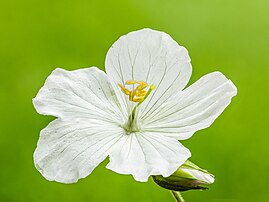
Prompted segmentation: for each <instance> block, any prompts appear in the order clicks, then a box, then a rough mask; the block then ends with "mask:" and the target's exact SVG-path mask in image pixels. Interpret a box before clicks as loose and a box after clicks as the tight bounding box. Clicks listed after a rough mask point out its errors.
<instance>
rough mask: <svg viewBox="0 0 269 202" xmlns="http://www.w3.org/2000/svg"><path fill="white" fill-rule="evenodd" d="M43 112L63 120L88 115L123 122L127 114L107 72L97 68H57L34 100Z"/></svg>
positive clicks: (90, 117) (92, 117) (36, 106)
mask: <svg viewBox="0 0 269 202" xmlns="http://www.w3.org/2000/svg"><path fill="white" fill-rule="evenodd" d="M33 103H34V106H35V108H36V110H37V111H38V112H39V113H40V114H44V115H53V116H56V117H59V118H61V119H73V118H88V119H93V120H94V119H100V120H104V121H109V122H110V121H115V122H121V121H122V120H121V119H122V117H125V116H127V112H124V111H123V110H122V108H121V106H120V104H119V101H118V99H117V97H116V96H115V92H114V91H113V88H112V86H111V84H110V83H109V81H108V79H107V77H106V74H105V73H104V72H103V71H101V70H99V69H98V68H96V67H92V68H85V69H79V70H75V71H66V70H64V69H59V68H57V69H55V70H54V71H53V72H52V73H51V75H50V76H49V77H48V78H47V80H46V82H45V84H44V86H43V87H42V88H41V89H40V91H39V92H38V94H37V96H36V97H35V98H34V99H33Z"/></svg>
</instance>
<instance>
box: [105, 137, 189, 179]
mask: <svg viewBox="0 0 269 202" xmlns="http://www.w3.org/2000/svg"><path fill="white" fill-rule="evenodd" d="M190 156H191V154H190V151H189V150H188V149H187V148H185V147H184V146H183V145H182V144H181V143H179V142H178V141H177V140H176V139H175V138H170V137H166V136H164V135H161V134H156V133H150V132H146V133H132V134H130V135H125V136H124V137H123V138H122V139H121V140H120V141H119V142H118V143H117V145H116V146H115V147H114V150H113V151H112V153H111V154H109V157H110V162H109V164H108V165H107V168H108V169H111V170H113V171H115V172H117V173H121V174H132V175H133V177H134V178H135V180H137V181H141V182H146V181H147V180H148V177H149V176H150V175H163V176H164V177H168V176H170V175H171V174H172V173H173V172H175V171H176V169H177V168H178V167H179V166H180V165H182V164H183V163H184V162H185V161H186V160H187V159H188V158H189V157H190Z"/></svg>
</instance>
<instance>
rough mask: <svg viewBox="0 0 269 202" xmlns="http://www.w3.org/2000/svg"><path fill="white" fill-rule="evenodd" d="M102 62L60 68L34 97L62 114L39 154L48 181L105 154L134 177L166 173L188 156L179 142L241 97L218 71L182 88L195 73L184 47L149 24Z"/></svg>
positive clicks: (80, 172) (79, 171) (82, 170)
mask: <svg viewBox="0 0 269 202" xmlns="http://www.w3.org/2000/svg"><path fill="white" fill-rule="evenodd" d="M105 66H106V72H107V74H106V73H104V72H103V71H101V70H99V69H98V68H96V67H91V68H85V69H79V70H75V71H66V70H64V69H59V68H58V69H56V70H54V71H53V72H52V73H51V75H50V76H49V77H48V78H47V80H46V82H45V84H44V86H43V87H42V88H41V89H40V91H39V92H38V94H37V96H36V97H35V98H34V99H33V103H34V106H35V108H36V110H37V112H38V113H40V114H43V115H53V116H55V117H57V119H56V120H54V121H52V122H51V123H50V124H49V125H48V126H47V127H46V128H45V129H43V130H42V131H41V134H40V139H39V141H38V144H37V148H36V150H35V153H34V162H35V166H36V168H37V169H38V170H39V171H40V172H41V173H42V175H43V176H44V177H45V178H46V179H47V180H54V181H58V182H63V183H73V182H76V181H77V180H78V179H80V178H84V177H86V176H87V175H89V174H90V173H91V172H92V171H93V170H94V168H95V167H97V166H98V164H99V163H100V162H102V161H103V160H104V159H105V158H106V157H107V156H109V159H110V162H109V164H108V165H107V168H108V169H111V170H113V171H115V172H117V173H121V174H132V175H133V177H134V178H135V180H137V181H142V182H145V181H147V180H148V177H149V176H150V175H162V176H164V177H168V176H170V175H171V174H172V173H174V172H175V171H176V170H177V168H178V167H179V166H180V165H182V164H183V163H184V162H185V161H186V160H187V159H188V158H189V157H190V156H191V153H190V151H189V150H188V149H187V148H185V147H184V146H183V145H182V144H181V143H180V142H179V141H178V140H185V139H188V138H190V137H191V136H192V135H193V133H194V132H196V131H198V130H201V129H203V128H206V127H209V126H210V125H211V124H212V123H213V121H214V120H215V119H216V118H217V117H218V116H219V115H220V114H221V113H222V111H223V110H224V109H225V107H226V106H227V105H228V104H229V103H230V102H231V98H232V97H233V96H235V95H236V87H235V86H234V84H233V83H232V82H231V81H230V80H228V79H227V78H226V77H225V76H224V75H223V74H221V73H220V72H213V73H210V74H207V75H206V76H204V77H202V78H201V79H199V80H198V81H197V82H196V83H194V84H193V85H191V86H190V87H187V88H186V89H184V88H185V86H186V84H187V83H188V81H189V79H190V76H191V72H192V67H191V63H190V57H189V55H188V52H187V50H186V49H185V48H184V47H182V46H180V45H178V44H177V43H176V42H175V41H174V40H173V39H172V38H171V37H170V36H169V35H167V34H165V33H163V32H159V31H154V30H151V29H143V30H139V31H135V32H131V33H129V34H127V35H124V36H122V37H120V38H119V39H118V40H117V41H116V42H115V43H114V44H113V46H112V47H111V48H110V49H109V51H108V53H107V56H106V63H105ZM183 89H184V90H183Z"/></svg>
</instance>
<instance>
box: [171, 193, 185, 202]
mask: <svg viewBox="0 0 269 202" xmlns="http://www.w3.org/2000/svg"><path fill="white" fill-rule="evenodd" d="M171 192H172V194H173V196H174V198H175V199H176V201H177V202H185V200H184V198H183V197H182V196H181V194H180V192H179V191H171Z"/></svg>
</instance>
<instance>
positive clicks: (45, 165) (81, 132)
mask: <svg viewBox="0 0 269 202" xmlns="http://www.w3.org/2000/svg"><path fill="white" fill-rule="evenodd" d="M122 134H123V130H122V129H121V128H120V127H117V126H115V125H114V124H109V123H105V124H104V123H102V124H101V123H100V122H99V121H96V122H95V123H94V122H90V123H89V122H88V121H87V120H84V121H82V120H79V121H78V120H72V123H71V122H69V121H62V120H59V119H58V120H55V121H53V122H51V123H50V124H49V125H48V126H47V127H46V128H45V129H43V130H42V131H41V135H40V139H39V141H38V145H37V148H36V150H35V153H34V162H35V166H36V168H37V169H38V170H39V171H40V172H41V174H42V175H43V176H44V177H45V178H46V179H47V180H50V181H58V182H63V183H73V182H76V181H77V180H78V179H80V178H84V177H86V176H87V175H89V174H90V173H91V172H92V170H93V169H94V168H95V167H96V166H97V165H98V164H99V163H100V162H102V161H103V160H104V159H105V158H106V157H107V155H108V154H109V152H110V151H111V149H112V148H113V146H114V145H115V144H116V142H117V141H119V139H120V138H121V137H122Z"/></svg>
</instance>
